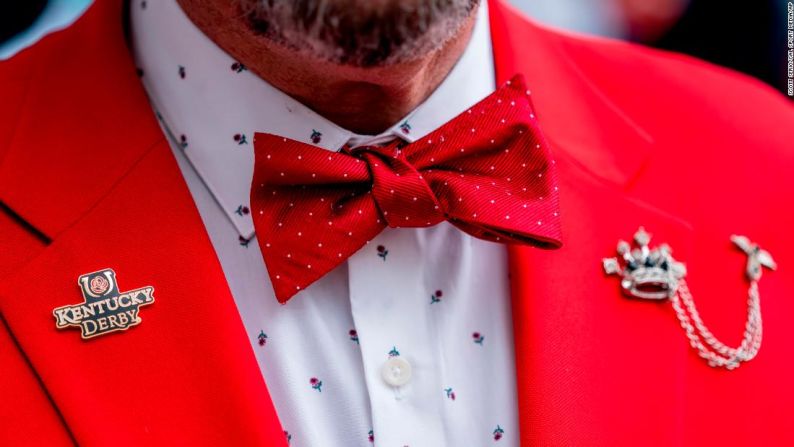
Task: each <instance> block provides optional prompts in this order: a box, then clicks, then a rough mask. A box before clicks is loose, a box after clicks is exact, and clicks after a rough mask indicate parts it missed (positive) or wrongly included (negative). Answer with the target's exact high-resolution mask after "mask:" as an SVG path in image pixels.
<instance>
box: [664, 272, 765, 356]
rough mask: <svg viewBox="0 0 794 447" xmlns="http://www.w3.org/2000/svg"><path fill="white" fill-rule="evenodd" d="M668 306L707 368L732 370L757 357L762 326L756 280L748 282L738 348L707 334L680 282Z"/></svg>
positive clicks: (691, 300)
mask: <svg viewBox="0 0 794 447" xmlns="http://www.w3.org/2000/svg"><path fill="white" fill-rule="evenodd" d="M671 302H672V304H673V309H675V313H676V316H677V317H678V321H680V322H681V327H682V328H684V331H686V336H687V338H688V339H689V344H690V345H691V346H692V347H693V348H694V349H697V351H698V355H700V357H702V358H703V359H705V360H706V361H707V362H708V364H709V366H713V367H716V368H719V367H723V368H726V369H728V370H732V369H734V368H738V367H739V366H740V365H741V363H742V362H747V361H749V360H752V359H753V358H754V357H755V356H756V354H758V349H759V348H760V347H761V338H762V335H763V324H762V320H761V299H760V296H759V293H758V281H757V280H751V281H750V287H749V289H748V290H747V322H746V323H745V325H744V337H743V338H742V342H741V344H740V345H739V347H738V348H731V347H729V346H727V345H725V344H724V343H722V342H721V341H719V340H718V339H717V337H715V336H714V334H712V333H711V331H709V329H708V328H707V327H706V325H705V324H704V323H703V320H701V319H700V314H699V313H698V311H697V308H696V307H695V302H694V300H693V299H692V293H691V292H690V291H689V287H688V286H687V284H686V281H685V280H684V279H681V280H680V282H679V284H678V292H677V293H676V294H675V295H673V296H672V298H671ZM682 304H683V305H682Z"/></svg>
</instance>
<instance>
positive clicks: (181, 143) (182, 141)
mask: <svg viewBox="0 0 794 447" xmlns="http://www.w3.org/2000/svg"><path fill="white" fill-rule="evenodd" d="M179 146H180V147H181V148H182V149H184V148H186V147H187V137H186V136H185V134H182V135H180V136H179Z"/></svg>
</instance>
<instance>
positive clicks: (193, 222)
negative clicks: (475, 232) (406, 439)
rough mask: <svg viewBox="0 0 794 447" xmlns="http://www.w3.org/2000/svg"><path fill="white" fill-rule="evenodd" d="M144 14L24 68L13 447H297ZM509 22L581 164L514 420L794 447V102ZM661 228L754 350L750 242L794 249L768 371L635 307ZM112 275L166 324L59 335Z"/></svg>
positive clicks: (551, 432)
mask: <svg viewBox="0 0 794 447" xmlns="http://www.w3.org/2000/svg"><path fill="white" fill-rule="evenodd" d="M122 3H123V2H121V1H119V0H97V1H95V2H94V5H93V6H92V7H91V9H90V10H89V11H88V13H87V14H86V15H85V16H84V17H83V18H81V19H80V20H79V21H78V22H77V23H76V24H74V25H73V26H72V27H70V28H68V29H67V30H64V31H62V32H59V33H56V34H53V35H51V36H49V37H47V38H45V39H44V40H43V41H42V42H41V43H40V44H38V45H37V46H36V47H34V48H32V49H30V50H27V51H25V52H23V53H22V54H21V55H19V56H18V57H15V58H13V59H12V60H10V61H4V62H2V63H0V89H2V91H0V95H1V97H2V98H3V101H0V111H1V113H0V116H3V117H10V118H11V119H4V120H0V145H3V147H0V201H2V202H3V203H4V204H5V205H6V206H7V207H8V208H10V209H11V210H13V212H14V213H15V214H16V215H19V216H21V217H22V218H23V219H25V220H26V221H27V222H28V223H30V224H31V225H32V226H33V227H35V228H37V229H38V230H39V231H41V232H43V233H44V234H45V235H47V236H49V237H50V238H52V239H53V242H52V243H51V244H48V245H47V246H42V243H43V242H41V240H40V239H38V238H28V242H25V238H21V239H19V240H17V239H15V240H14V242H13V243H11V245H9V246H10V247H12V251H11V253H9V252H8V250H6V249H5V248H7V247H5V246H4V247H2V249H0V257H2V258H3V262H0V264H2V268H3V277H2V278H0V313H1V314H2V318H3V319H4V321H5V322H6V324H7V329H8V332H7V333H8V334H9V335H10V338H13V340H14V341H13V345H9V343H10V341H9V337H6V336H0V343H3V347H2V348H0V365H2V368H0V369H2V374H3V382H4V383H6V384H17V383H18V384H19V386H18V390H17V391H15V392H9V393H5V394H3V395H2V399H0V406H2V411H0V414H3V415H6V414H11V415H13V417H12V418H11V419H9V420H4V421H3V422H0V424H2V423H8V424H14V425H13V427H10V428H8V427H3V429H0V445H12V446H13V445H29V444H30V443H31V442H33V443H39V444H42V443H46V442H45V441H44V440H49V441H50V442H49V443H50V444H53V445H57V444H61V443H64V442H68V440H69V439H70V438H69V433H71V434H72V435H73V437H72V438H71V439H74V441H75V442H77V443H78V444H80V445H86V446H91V445H174V444H175V443H176V444H185V445H188V444H189V445H194V446H204V445H263V446H284V445H285V438H284V435H283V433H282V431H281V427H280V424H279V421H278V417H277V414H276V412H275V410H274V408H273V405H272V403H271V401H270V399H269V397H268V390H267V388H266V386H265V384H264V382H263V380H262V377H261V374H260V372H259V370H258V368H257V365H256V362H255V361H254V359H253V353H252V352H251V348H250V347H249V345H250V337H255V336H256V334H245V332H244V331H243V327H242V323H241V322H240V319H239V316H238V315H237V310H236V308H235V306H234V302H233V300H232V298H231V296H230V294H229V291H228V287H227V285H226V282H225V278H224V274H223V271H222V270H221V267H220V265H219V263H218V262H217V260H215V258H214V251H213V248H212V245H211V243H210V241H209V238H208V237H207V235H206V232H205V230H204V228H203V224H202V222H201V218H200V216H199V215H198V213H197V212H196V209H195V206H194V205H193V203H192V199H191V197H190V193H189V191H188V190H187V187H186V186H185V185H184V182H183V181H182V180H181V177H180V173H179V170H178V168H177V166H176V165H175V162H174V160H173V157H172V156H171V154H170V152H169V148H168V146H167V144H166V142H165V141H164V139H163V136H162V132H161V131H160V129H159V128H158V126H157V122H156V120H155V119H154V118H153V116H152V110H151V107H150V106H149V104H148V102H147V101H146V97H145V95H144V93H143V91H142V89H141V87H140V84H139V81H138V79H137V78H136V77H135V67H134V66H133V64H132V62H131V58H130V56H129V53H128V50H127V48H126V46H125V44H124V36H123V31H122V27H121V21H120V18H121V17H122V13H121V6H122ZM490 14H491V32H492V36H493V48H494V55H495V59H496V69H497V75H498V77H499V82H504V81H506V80H507V77H508V76H512V75H513V74H514V73H517V72H520V73H523V74H524V75H525V76H526V79H527V85H528V86H529V88H530V89H531V90H532V99H533V104H534V107H535V109H536V110H537V115H538V120H539V122H540V123H541V125H542V126H543V131H544V135H545V137H546V138H547V139H548V141H549V144H550V148H551V150H552V152H553V153H554V155H555V159H556V161H557V164H556V167H557V174H558V178H559V184H560V206H561V217H562V220H561V224H562V234H563V242H564V246H563V247H562V248H560V249H558V250H552V251H549V250H537V249H535V248H529V247H518V246H515V247H512V248H511V249H510V251H509V252H510V267H511V287H512V295H513V306H514V307H513V319H514V333H515V346H516V349H515V350H516V367H517V383H518V402H519V416H520V427H506V428H513V429H518V431H520V435H521V442H522V445H528V446H529V445H614V446H623V445H626V446H629V445H660V446H661V445H664V446H669V445H693V446H699V445H794V430H791V427H792V426H794V412H792V411H791V408H790V406H791V402H794V382H792V380H791V378H792V377H794V360H792V359H794V351H793V350H792V344H791V339H792V328H791V326H792V325H791V318H792V315H794V300H792V299H791V297H792V296H794V246H793V245H794V243H793V242H792V240H793V239H792V238H791V228H794V212H792V210H791V209H790V207H787V204H788V203H790V201H791V197H794V182H792V180H791V170H792V167H794V152H792V151H790V148H791V142H792V141H794V127H792V126H791V122H794V108H792V106H791V104H790V103H789V102H787V101H786V99H785V98H783V97H782V96H781V95H779V94H778V93H776V92H774V91H772V90H771V89H769V88H768V87H765V86H763V85H761V84H760V83H759V82H757V81H754V80H751V79H749V78H747V77H744V76H742V75H739V74H736V73H733V72H729V71H727V70H725V69H720V68H717V67H713V66H710V65H708V64H705V63H703V62H700V61H696V60H693V59H689V58H686V57H683V56H678V55H671V54H667V53H660V52H656V51H652V50H649V49H645V48H641V47H637V46H634V45H628V44H624V43H620V42H614V41H609V40H602V39H594V38H586V37H580V36H572V35H567V34H561V33H559V32H555V31H551V30H548V29H545V28H543V27H540V26H538V25H537V24H534V23H532V22H529V21H528V20H526V19H525V18H523V17H522V16H521V15H520V14H519V13H517V12H515V11H513V10H512V9H511V8H510V7H509V6H506V5H505V4H502V3H500V2H498V1H492V2H491V3H490ZM144 76H145V75H144ZM6 89H12V90H14V93H13V94H8V95H7V94H5V93H6V91H5V90H6ZM16 89H24V92H23V93H20V92H18V91H17V90H16ZM8 225H16V224H15V223H8ZM639 225H644V226H645V228H647V229H648V230H649V231H650V232H651V233H653V235H654V241H656V242H660V243H661V242H667V243H669V244H670V245H671V246H672V247H673V249H674V250H675V252H674V254H675V256H676V258H677V259H678V260H680V261H683V262H686V264H687V267H688V270H689V274H688V277H687V282H688V283H689V286H690V289H691V290H692V292H693V294H694V295H695V298H696V300H697V303H698V308H699V310H700V313H701V316H702V317H703V319H704V320H705V321H706V323H707V324H708V325H709V327H710V328H711V329H712V330H713V332H714V333H715V334H716V335H717V336H718V337H719V338H720V339H724V340H725V341H726V342H728V343H731V344H735V343H736V342H738V340H739V339H740V338H741V328H742V325H743V324H744V320H745V317H746V303H745V300H746V297H745V295H744V294H745V292H746V287H747V284H746V282H745V280H744V278H743V276H742V275H743V269H744V263H745V259H744V256H743V255H742V254H741V253H738V252H737V251H736V250H735V249H734V248H733V247H732V246H731V244H730V242H729V240H728V237H729V236H730V235H731V234H733V233H739V234H745V235H747V236H750V237H751V238H752V239H753V240H754V241H756V242H758V243H760V244H761V245H762V246H763V247H764V248H766V249H768V250H769V251H770V252H771V253H772V255H773V256H774V257H775V259H776V261H777V262H778V266H779V268H778V270H777V271H775V272H767V273H765V274H764V278H763V280H762V281H761V283H760V291H761V299H762V313H763V318H764V342H763V346H762V347H761V350H760V352H759V354H758V357H756V358H755V359H754V360H753V361H752V362H749V363H748V364H746V365H744V366H742V367H741V368H739V369H738V370H736V371H731V372H726V371H724V370H715V369H712V368H709V367H707V366H706V365H705V364H704V363H703V362H702V360H700V359H699V358H698V356H697V354H695V353H694V352H693V351H692V350H691V349H690V348H689V346H688V345H687V342H686V338H685V336H684V334H683V332H682V331H681V329H680V328H679V327H678V326H677V321H676V319H675V316H674V315H673V313H672V311H671V309H670V307H669V303H649V302H645V301H637V300H629V299H626V298H624V297H623V296H622V295H621V293H620V289H619V285H618V282H617V280H616V279H615V278H614V277H604V276H603V272H602V270H601V266H600V259H601V258H602V257H605V256H613V255H614V250H615V243H616V242H617V240H618V239H626V238H629V237H631V235H632V234H633V232H634V231H635V230H636V229H637V227H638V226H639ZM6 226H7V225H6V222H3V228H5V227H6ZM22 231H27V230H25V229H17V230H14V231H10V232H9V234H10V235H11V236H10V237H15V236H14V235H16V234H18V233H19V232H22ZM3 235H4V236H5V233H3ZM0 239H2V238H1V237H0ZM7 242H8V241H7ZM26 243H27V244H28V245H29V246H30V252H29V253H22V251H23V250H24V248H23V244H26ZM104 267H111V268H114V270H115V271H116V272H117V274H118V278H119V281H120V282H121V284H123V285H124V286H125V287H130V288H134V287H137V286H142V285H149V284H151V285H153V286H154V287H155V289H156V290H155V293H156V294H157V302H156V303H154V304H153V305H151V306H148V307H146V308H144V309H143V310H142V313H141V318H142V319H143V321H142V323H141V324H140V325H138V326H136V327H134V328H132V329H130V330H129V331H125V332H123V333H117V334H111V335H107V336H103V337H99V338H97V339H95V340H91V341H82V340H81V339H80V335H79V332H77V331H58V330H57V329H56V328H55V323H54V319H53V318H52V309H53V308H54V307H57V306H61V305H64V304H69V303H75V302H78V301H80V299H81V297H80V291H79V288H78V287H77V285H76V283H75V281H76V278H77V277H78V276H79V275H80V274H82V273H86V272H90V271H95V270H98V269H100V268H104ZM482 280H483V281H488V280H489V278H483V279H482ZM485 298H487V297H485ZM37 378H38V379H40V381H37V380H36V379H37ZM7 386H13V385H7ZM27 394H30V396H28V395H27ZM48 405H49V406H48ZM23 415H24V416H23ZM57 415H61V416H62V418H58V417H57ZM24 419H28V420H33V421H29V422H26V421H25V420H24ZM17 424H18V425H17ZM15 428H18V429H15ZM34 430H35V433H33V431H34ZM39 440H42V442H39Z"/></svg>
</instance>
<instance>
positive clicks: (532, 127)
mask: <svg viewBox="0 0 794 447" xmlns="http://www.w3.org/2000/svg"><path fill="white" fill-rule="evenodd" d="M254 145H255V155H256V162H255V167H254V177H253V182H252V188H251V206H252V208H253V210H254V213H253V218H254V226H255V228H256V234H257V241H258V243H259V246H260V248H261V249H262V254H263V256H264V258H265V263H266V264H267V270H268V274H269V275H270V280H271V283H272V284H273V288H274V290H275V292H276V297H277V298H278V300H279V301H280V302H282V303H283V302H286V301H287V300H288V299H289V298H290V297H292V296H293V295H294V294H296V293H297V292H298V291H300V290H302V289H304V288H306V287H307V286H308V285H309V284H311V283H312V282H314V281H316V280H317V279H319V278H321V277H322V276H323V275H325V274H326V273H328V272H329V271H331V270H332V269H333V268H334V267H336V266H337V265H339V264H340V263H342V262H343V261H345V260H346V259H347V258H348V257H350V255H352V254H353V253H355V252H356V251H357V250H358V249H360V248H361V247H362V246H364V245H365V244H366V243H367V242H369V241H370V240H371V239H372V238H374V237H375V236H376V235H377V234H378V233H380V232H381V231H382V230H383V229H384V228H385V227H387V226H389V227H393V228H399V227H428V226H431V225H436V224H438V223H439V222H441V221H443V220H448V221H449V222H451V223H452V224H453V225H455V226H457V227H458V228H460V229H461V230H463V231H465V232H467V233H469V234H471V235H473V236H475V237H478V238H482V239H486V240H491V241H498V242H503V243H520V244H529V245H534V246H538V247H542V248H558V247H559V246H560V239H561V236H560V217H559V200H558V187H557V183H556V173H555V170H554V166H553V165H554V163H553V160H552V159H551V154H550V153H549V149H548V145H547V143H546V141H545V140H544V138H543V135H542V134H541V132H540V129H539V127H538V124H537V120H536V119H535V114H534V110H533V109H532V106H531V104H530V99H529V95H528V91H527V89H526V84H525V83H524V79H523V77H521V76H520V75H519V76H515V77H514V78H513V79H512V80H510V81H508V82H507V83H506V84H505V85H504V86H503V87H502V88H500V89H498V90H497V91H496V92H494V93H493V94H491V95H489V96H488V97H487V98H485V99H484V100H482V101H481V102H480V103H478V104H476V105H474V106H472V107H471V108H470V109H469V110H467V111H466V112H463V113H462V114H460V115H459V116H457V117H455V118H454V119H452V120H451V121H449V122H448V123H446V124H445V125H443V126H441V127H440V128H439V129H437V130H436V131H434V132H432V133H431V134H430V135H427V136H426V137H424V138H422V139H420V140H419V141H416V142H414V143H411V144H408V145H403V144H402V143H401V142H399V141H395V142H392V143H391V144H389V145H387V146H384V147H371V146H370V147H360V148H355V149H353V150H352V151H350V152H349V153H348V152H343V153H332V152H329V151H327V150H324V149H322V148H319V147H315V146H311V145H308V144H305V143H301V142H298V141H294V140H288V139H286V138H283V137H279V136H277V135H270V134H262V133H259V134H256V136H255V143H254Z"/></svg>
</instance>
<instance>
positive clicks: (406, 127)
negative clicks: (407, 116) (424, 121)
mask: <svg viewBox="0 0 794 447" xmlns="http://www.w3.org/2000/svg"><path fill="white" fill-rule="evenodd" d="M400 130H401V131H403V133H404V134H406V135H408V134H409V133H411V125H410V124H408V121H403V123H402V124H400Z"/></svg>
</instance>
